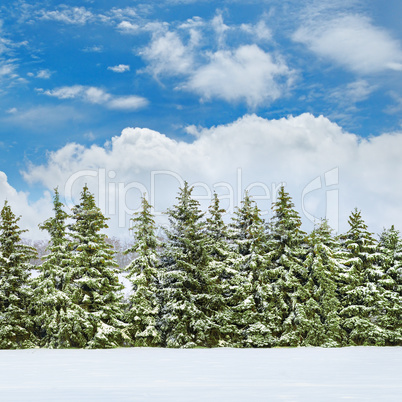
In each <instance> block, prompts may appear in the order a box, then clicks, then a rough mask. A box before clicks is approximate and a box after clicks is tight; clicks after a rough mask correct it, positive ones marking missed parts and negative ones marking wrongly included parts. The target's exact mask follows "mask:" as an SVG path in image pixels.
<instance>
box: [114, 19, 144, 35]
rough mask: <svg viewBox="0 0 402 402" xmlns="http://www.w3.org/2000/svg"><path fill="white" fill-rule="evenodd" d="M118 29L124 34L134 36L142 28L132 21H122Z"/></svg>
mask: <svg viewBox="0 0 402 402" xmlns="http://www.w3.org/2000/svg"><path fill="white" fill-rule="evenodd" d="M117 29H118V30H120V31H121V32H122V33H127V34H133V33H138V32H139V30H140V26H139V25H137V24H133V23H131V22H130V21H122V22H120V23H119V25H117Z"/></svg>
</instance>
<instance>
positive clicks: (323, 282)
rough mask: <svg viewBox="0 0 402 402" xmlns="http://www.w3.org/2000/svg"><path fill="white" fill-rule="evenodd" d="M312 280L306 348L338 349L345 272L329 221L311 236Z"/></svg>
mask: <svg viewBox="0 0 402 402" xmlns="http://www.w3.org/2000/svg"><path fill="white" fill-rule="evenodd" d="M304 266H305V267H306V269H307V275H308V280H307V283H306V285H305V290H306V292H307V299H306V301H305V302H304V310H305V314H306V318H307V321H304V322H303V324H304V325H305V326H304V328H302V329H301V331H303V332H304V334H303V342H302V345H303V346H326V347H335V346H340V345H341V343H342V335H343V332H342V329H341V326H340V319H339V308H340V302H339V297H338V292H337V289H338V284H339V275H340V271H341V269H342V253H341V252H340V243H339V241H337V240H336V239H335V238H334V237H333V235H332V230H331V228H330V227H329V225H328V223H327V221H326V220H324V221H322V222H321V224H320V225H319V226H318V227H316V228H315V229H314V230H313V231H312V233H311V234H310V235H309V236H308V251H307V256H306V259H305V261H304Z"/></svg>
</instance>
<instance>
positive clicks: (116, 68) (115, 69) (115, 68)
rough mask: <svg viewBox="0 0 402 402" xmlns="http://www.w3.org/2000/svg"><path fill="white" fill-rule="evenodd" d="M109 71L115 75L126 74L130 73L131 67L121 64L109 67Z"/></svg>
mask: <svg viewBox="0 0 402 402" xmlns="http://www.w3.org/2000/svg"><path fill="white" fill-rule="evenodd" d="M107 69H108V70H111V71H113V72H115V73H124V72H126V71H130V66H128V65H127V64H119V65H118V66H112V67H108V68H107Z"/></svg>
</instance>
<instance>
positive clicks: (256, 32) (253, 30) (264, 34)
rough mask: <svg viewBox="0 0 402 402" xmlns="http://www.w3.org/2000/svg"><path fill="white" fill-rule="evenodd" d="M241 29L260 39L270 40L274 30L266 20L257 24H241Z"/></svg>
mask: <svg viewBox="0 0 402 402" xmlns="http://www.w3.org/2000/svg"><path fill="white" fill-rule="evenodd" d="M240 29H241V30H242V31H244V32H247V33H248V34H250V35H253V36H254V37H255V38H256V39H258V40H260V41H270V40H272V31H271V30H270V29H269V28H268V27H267V24H266V23H265V21H263V20H261V21H259V22H258V23H257V24H255V25H252V24H241V25H240Z"/></svg>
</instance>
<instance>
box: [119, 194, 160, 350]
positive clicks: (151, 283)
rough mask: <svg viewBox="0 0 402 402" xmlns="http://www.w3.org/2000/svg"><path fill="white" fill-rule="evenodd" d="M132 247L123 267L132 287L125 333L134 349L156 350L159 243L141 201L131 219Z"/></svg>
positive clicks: (147, 205)
mask: <svg viewBox="0 0 402 402" xmlns="http://www.w3.org/2000/svg"><path fill="white" fill-rule="evenodd" d="M131 221H132V222H133V226H132V232H133V235H134V240H135V243H134V245H133V246H132V247H130V248H128V249H127V250H126V253H127V254H128V253H131V254H133V255H135V258H134V259H133V261H132V262H131V263H130V264H129V265H128V266H127V267H126V272H128V274H127V278H128V279H129V281H130V283H131V286H132V293H131V295H130V296H129V306H128V310H127V312H126V315H125V320H126V322H127V323H128V327H127V329H126V332H128V333H129V336H130V338H131V339H132V340H133V345H134V346H159V345H160V343H161V336H160V331H159V329H158V328H157V321H158V317H159V313H160V304H159V299H158V281H159V277H158V268H159V255H158V247H159V241H158V239H157V238H156V235H155V231H156V225H155V220H154V218H153V216H152V214H151V205H150V204H149V203H148V201H147V200H146V198H145V197H143V198H142V210H141V212H138V213H136V214H135V215H134V217H133V218H132V219H131Z"/></svg>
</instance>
